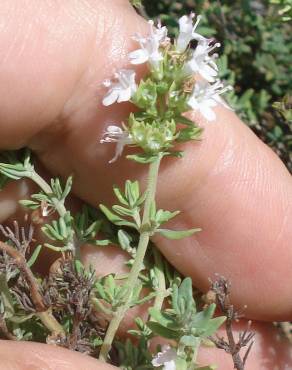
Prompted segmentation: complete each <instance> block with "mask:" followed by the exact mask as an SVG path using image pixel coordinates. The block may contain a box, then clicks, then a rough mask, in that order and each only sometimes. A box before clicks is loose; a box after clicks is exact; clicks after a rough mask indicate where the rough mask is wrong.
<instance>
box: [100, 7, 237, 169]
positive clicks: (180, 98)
mask: <svg viewBox="0 0 292 370" xmlns="http://www.w3.org/2000/svg"><path fill="white" fill-rule="evenodd" d="M194 17H195V15H194V14H193V13H191V14H190V15H189V16H186V15H184V16H183V17H181V18H180V19H179V35H178V37H177V39H176V40H175V41H174V42H173V43H171V40H170V39H169V38H168V36H167V33H168V30H167V28H166V27H164V26H161V24H158V25H157V27H155V26H154V23H153V21H149V28H150V32H149V35H148V36H142V35H135V36H134V37H133V39H134V40H135V41H136V42H137V43H138V44H139V48H138V49H137V50H134V51H132V52H131V53H130V54H129V62H130V63H131V64H132V65H138V64H143V63H147V65H148V68H149V73H148V75H147V76H146V77H145V78H144V79H142V80H141V81H140V82H139V83H137V82H136V74H135V71H134V70H132V69H129V70H127V69H122V70H120V71H119V72H117V73H115V75H114V77H115V81H110V80H106V81H105V82H104V85H105V86H106V87H108V92H107V94H106V96H105V97H104V99H103V104H104V105H105V106H108V105H110V104H113V103H115V102H118V103H121V102H125V101H130V102H131V103H133V104H134V105H136V107H137V108H138V109H140V111H139V112H138V113H135V114H131V116H130V118H129V121H128V123H127V124H125V123H124V124H123V128H120V127H119V126H117V125H115V124H114V125H113V124H112V125H110V126H109V127H108V128H107V130H106V131H105V132H104V134H103V138H102V140H101V142H102V143H108V142H116V143H117V147H116V153H115V156H114V158H113V159H112V160H111V161H110V162H113V161H115V160H116V159H117V158H118V157H119V156H120V155H121V153H122V151H123V148H124V146H125V145H132V146H137V147H140V148H141V149H142V150H143V152H144V157H145V155H146V157H147V156H148V157H149V158H152V157H153V155H155V154H157V153H158V152H160V153H163V154H164V155H173V153H174V152H171V151H170V149H171V148H172V147H173V146H174V144H175V143H176V142H181V141H188V140H194V139H198V138H199V135H200V132H201V130H199V129H198V127H197V126H196V125H195V123H194V122H192V121H190V120H188V119H186V118H185V116H184V113H185V112H187V111H189V110H191V109H193V110H195V111H198V112H199V113H200V114H201V115H202V116H203V117H204V118H205V119H206V120H208V121H213V120H215V118H216V114H215V111H214V107H216V106H217V105H218V104H223V105H226V104H225V103H224V101H223V100H222V98H221V97H220V95H221V94H223V93H224V92H226V91H228V90H229V89H230V87H229V86H227V87H224V86H223V84H222V82H221V81H220V80H219V79H218V67H217V65H216V58H217V54H216V53H213V54H210V53H212V52H213V51H214V49H216V48H218V47H219V46H220V44H219V43H214V40H212V39H207V38H205V37H204V36H202V35H200V34H199V33H197V32H196V28H197V26H198V24H199V22H200V19H201V17H200V16H198V17H197V19H196V22H195V23H194ZM193 40H195V41H196V42H197V46H196V48H195V49H192V48H190V46H189V45H190V42H191V41H193ZM175 153H177V152H175ZM132 157H133V156H132ZM149 158H148V159H149ZM132 159H133V158H132ZM134 159H135V160H137V161H139V155H138V157H137V156H136V157H134ZM140 159H141V158H140ZM149 161H150V159H149Z"/></svg>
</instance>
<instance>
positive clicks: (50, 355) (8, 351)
mask: <svg viewBox="0 0 292 370" xmlns="http://www.w3.org/2000/svg"><path fill="white" fill-rule="evenodd" d="M16 353H17V356H15V354H16ZM0 358H1V362H0V370H7V369H9V370H32V369H42V370H53V369H56V370H57V369H58V370H75V369H76V370H80V369H86V370H111V369H116V367H113V366H110V365H107V364H104V363H102V362H99V361H97V360H95V359H94V358H92V357H89V356H86V355H83V354H80V353H77V352H73V351H69V350H67V349H63V348H60V347H56V346H51V345H46V344H40V343H32V342H12V341H4V340H1V341H0Z"/></svg>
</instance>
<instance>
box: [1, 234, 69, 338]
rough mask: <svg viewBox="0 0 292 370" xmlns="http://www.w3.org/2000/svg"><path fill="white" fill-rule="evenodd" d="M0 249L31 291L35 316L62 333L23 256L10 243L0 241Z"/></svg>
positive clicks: (51, 328) (52, 329)
mask: <svg viewBox="0 0 292 370" xmlns="http://www.w3.org/2000/svg"><path fill="white" fill-rule="evenodd" d="M0 250H1V251H2V252H5V253H7V254H8V255H9V256H10V257H11V258H13V261H14V262H15V264H16V265H17V267H18V269H19V271H20V273H21V274H22V276H23V278H24V279H25V281H26V282H27V284H28V285H29V288H30V292H31V299H32V301H33V304H34V306H35V309H36V311H37V316H38V317H39V318H40V320H41V321H42V323H43V324H44V325H45V326H46V327H47V328H48V329H49V330H50V331H51V332H52V333H55V334H63V333H64V330H63V328H62V326H61V325H60V324H59V323H58V321H57V320H56V319H55V318H54V316H53V315H52V314H51V312H50V311H49V310H48V309H47V307H46V305H45V303H44V300H43V296H42V294H41V293H40V290H39V285H38V283H37V281H36V280H35V278H34V275H33V273H32V272H31V269H30V268H29V267H28V266H27V263H26V260H25V258H24V256H23V255H22V254H21V253H20V252H19V251H18V250H16V249H15V248H13V247H12V246H11V245H9V244H6V243H3V242H1V241H0Z"/></svg>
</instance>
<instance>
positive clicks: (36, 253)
mask: <svg viewBox="0 0 292 370" xmlns="http://www.w3.org/2000/svg"><path fill="white" fill-rule="evenodd" d="M41 249H42V245H41V244H40V245H38V246H37V247H36V248H35V250H34V251H33V253H32V255H31V256H30V259H29V260H28V261H27V266H28V267H32V266H33V264H34V263H35V261H36V260H37V258H38V256H39V254H40V251H41Z"/></svg>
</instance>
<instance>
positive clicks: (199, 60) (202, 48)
mask: <svg viewBox="0 0 292 370" xmlns="http://www.w3.org/2000/svg"><path fill="white" fill-rule="evenodd" d="M219 46H220V43H216V44H214V45H212V46H210V40H204V41H199V43H198V46H197V47H196V49H195V51H194V52H193V54H192V58H191V59H190V60H189V61H188V62H187V63H186V66H185V71H186V72H187V73H191V72H193V73H198V74H200V75H201V76H202V77H203V78H204V79H205V80H206V81H208V82H214V81H215V77H216V76H217V74H218V67H217V65H216V63H215V61H214V59H215V58H216V57H217V55H216V54H213V55H212V56H209V53H210V52H211V51H212V50H214V49H215V48H217V47H219Z"/></svg>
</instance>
